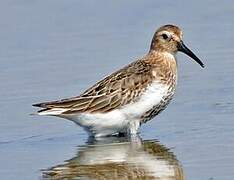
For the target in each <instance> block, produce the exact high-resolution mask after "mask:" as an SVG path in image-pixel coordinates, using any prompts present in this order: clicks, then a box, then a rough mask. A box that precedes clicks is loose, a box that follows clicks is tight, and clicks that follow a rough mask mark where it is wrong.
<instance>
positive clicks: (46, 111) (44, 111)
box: [37, 108, 67, 116]
mask: <svg viewBox="0 0 234 180" xmlns="http://www.w3.org/2000/svg"><path fill="white" fill-rule="evenodd" d="M65 111H67V109H62V108H45V109H41V110H39V111H37V115H48V116H58V115H61V114H62V113H64V112H65Z"/></svg>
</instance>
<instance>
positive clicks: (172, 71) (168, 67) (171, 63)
mask: <svg viewBox="0 0 234 180" xmlns="http://www.w3.org/2000/svg"><path fill="white" fill-rule="evenodd" d="M147 56H150V58H148V59H150V62H148V63H150V64H151V66H152V72H153V75H155V77H156V78H160V79H161V81H162V82H163V83H166V84H168V83H173V84H176V82H177V63H176V57H175V55H174V54H171V53H168V52H163V51H160V52H158V51H151V52H150V53H149V54H148V55H147Z"/></svg>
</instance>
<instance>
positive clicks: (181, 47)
mask: <svg viewBox="0 0 234 180" xmlns="http://www.w3.org/2000/svg"><path fill="white" fill-rule="evenodd" d="M178 51H181V52H183V53H185V54H187V55H188V56H189V57H191V58H193V59H194V60H195V61H196V62H197V63H198V64H200V66H201V67H203V68H204V67H205V65H204V64H203V62H202V61H201V60H200V59H199V58H198V57H197V56H196V55H195V54H194V53H193V52H192V51H191V50H190V49H189V48H187V46H185V44H184V43H183V41H180V42H179V43H178Z"/></svg>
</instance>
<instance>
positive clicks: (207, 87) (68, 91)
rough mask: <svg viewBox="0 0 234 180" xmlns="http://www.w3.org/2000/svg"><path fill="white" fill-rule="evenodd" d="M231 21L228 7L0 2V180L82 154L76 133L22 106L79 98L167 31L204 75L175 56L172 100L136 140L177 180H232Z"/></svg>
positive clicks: (81, 138) (233, 13)
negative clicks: (160, 156)
mask: <svg viewBox="0 0 234 180" xmlns="http://www.w3.org/2000/svg"><path fill="white" fill-rule="evenodd" d="M233 17H234V2H233V1H211V0H207V1H201V0H198V1H185V0H182V1H170V0H164V1H154V0H147V1H136V0H129V1H123V0H120V1H110V0H103V1H94V0H86V1H76V0H69V1H66V0H50V1H39V0H21V1H17V0H9V1H1V2H0V83H1V86H0V97H1V101H0V162H1V163H0V175H1V178H2V179H24V180H27V179H29V180H32V179H38V178H41V177H42V171H41V170H42V169H47V168H50V167H53V166H56V165H59V164H63V163H64V161H65V160H67V159H71V158H73V157H74V156H76V155H77V151H79V150H80V146H85V145H86V141H87V138H88V136H87V133H86V132H85V131H84V130H83V129H82V128H80V127H78V126H76V125H75V124H73V123H72V122H70V121H66V120H63V119H59V118H55V117H39V116H30V115H29V114H30V113H32V112H34V111H36V109H35V108H33V107H32V106H31V104H33V103H36V102H41V101H50V100H56V99H60V98H67V97H70V96H76V95H79V94H80V93H81V92H82V91H84V90H85V89H86V88H88V87H89V86H90V85H92V84H93V83H95V82H96V81H97V80H100V79H101V78H103V77H104V76H106V75H108V74H109V73H111V72H113V71H115V70H117V69H119V68H120V67H122V66H124V65H126V64H128V63H130V62H132V61H133V60H135V59H136V58H140V57H142V56H143V55H145V54H146V53H147V52H148V50H149V46H150V42H151V38H152V36H153V34H154V32H155V30H156V29H157V28H158V27H160V26H161V25H164V24H168V23H172V24H176V25H178V26H180V27H181V28H182V30H183V32H184V42H185V43H186V44H187V46H188V47H190V49H192V50H193V51H194V53H195V54H196V55H197V56H198V57H200V59H201V60H202V61H203V62H204V63H205V65H206V68H205V69H202V68H200V66H199V65H198V64H196V63H195V62H194V61H192V60H191V59H190V58H189V57H187V56H185V55H184V54H178V68H179V82H178V87H177V93H176V95H175V97H174V100H173V102H172V103H171V104H170V105H169V106H168V108H167V109H166V110H165V111H164V112H163V113H162V114H160V115H159V116H157V117H156V118H155V119H153V120H152V121H150V122H148V123H147V124H145V125H143V126H142V127H141V129H140V136H141V138H142V140H152V139H157V141H159V143H160V144H161V145H163V146H165V147H167V148H168V149H169V150H170V152H171V153H173V154H174V156H175V157H176V159H177V160H178V161H179V162H180V164H181V168H183V173H184V176H185V177H186V179H189V180H191V179H192V180H197V179H199V180H203V179H204V180H214V179H219V180H220V179H222V180H226V179H227V180H230V179H234V171H233V168H234V156H233V149H234V139H233V135H234V121H233V117H234V83H233V81H234V76H233V75H234V70H233V69H234V47H233V39H234V34H233V28H234V24H233ZM78 157H79V156H78ZM90 158H92V155H91V157H90ZM179 169H180V168H179Z"/></svg>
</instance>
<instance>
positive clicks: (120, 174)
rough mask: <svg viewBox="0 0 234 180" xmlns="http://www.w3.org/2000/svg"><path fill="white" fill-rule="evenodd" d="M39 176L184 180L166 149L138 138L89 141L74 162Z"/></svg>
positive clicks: (180, 170)
mask: <svg viewBox="0 0 234 180" xmlns="http://www.w3.org/2000/svg"><path fill="white" fill-rule="evenodd" d="M42 173H43V179H158V180H159V179H160V180H162V179H163V180H183V179H184V175H183V170H182V167H181V166H180V163H179V161H178V160H177V159H176V157H175V155H174V154H173V153H172V152H170V151H169V149H168V148H166V147H165V146H163V145H161V144H160V143H159V142H157V141H155V140H144V141H142V140H141V139H140V138H139V137H134V138H131V139H129V138H125V137H122V138H119V137H108V138H103V139H99V140H98V141H97V140H95V139H89V140H88V142H87V145H85V146H82V147H80V148H79V149H78V152H77V154H76V156H75V157H74V158H72V159H70V160H67V161H66V162H65V164H62V165H57V166H55V167H52V168H50V169H47V170H43V171H42Z"/></svg>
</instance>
